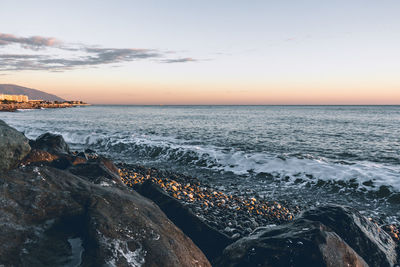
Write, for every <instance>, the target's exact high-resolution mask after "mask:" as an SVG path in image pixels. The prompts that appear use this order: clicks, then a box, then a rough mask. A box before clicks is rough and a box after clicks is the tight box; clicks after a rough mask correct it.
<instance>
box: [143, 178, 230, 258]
mask: <svg viewBox="0 0 400 267" xmlns="http://www.w3.org/2000/svg"><path fill="white" fill-rule="evenodd" d="M136 189H137V190H138V192H139V193H140V194H142V195H143V196H145V197H147V198H149V199H151V200H152V201H154V202H155V203H156V204H157V205H158V206H159V207H160V208H161V210H162V211H163V212H164V213H165V214H166V215H167V217H168V218H169V219H170V220H171V221H172V222H173V223H174V224H175V225H176V226H178V227H179V228H180V229H181V230H182V231H183V232H184V233H185V234H186V235H187V236H188V237H190V238H191V239H192V240H193V242H194V243H195V244H196V245H197V246H198V247H199V248H200V249H201V250H202V251H203V253H204V254H205V255H206V256H207V258H208V259H209V260H210V261H211V262H212V261H214V260H215V259H216V258H217V257H218V256H219V255H220V254H221V253H222V251H223V249H224V248H225V247H226V246H228V245H229V244H231V243H232V242H233V239H231V238H229V237H228V236H227V235H225V234H223V233H221V232H219V231H218V230H216V229H214V228H212V227H210V226H209V225H208V224H207V223H206V222H204V221H202V220H201V219H199V218H198V217H197V216H196V215H195V214H194V213H193V212H192V211H191V210H190V209H189V208H188V207H186V206H185V205H183V204H182V203H181V202H179V201H178V200H177V199H175V198H173V197H171V196H169V195H168V194H166V193H165V192H164V191H163V190H162V189H161V188H160V187H159V186H157V185H155V184H154V183H152V182H151V181H150V180H147V181H145V182H144V183H143V184H142V185H141V186H137V187H136Z"/></svg>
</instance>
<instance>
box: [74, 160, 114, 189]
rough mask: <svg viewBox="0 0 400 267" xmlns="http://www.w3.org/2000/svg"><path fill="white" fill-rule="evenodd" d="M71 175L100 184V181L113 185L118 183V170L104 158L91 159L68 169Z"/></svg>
mask: <svg viewBox="0 0 400 267" xmlns="http://www.w3.org/2000/svg"><path fill="white" fill-rule="evenodd" d="M68 171H70V172H71V173H73V174H75V175H78V176H81V177H86V178H89V179H90V180H91V181H92V182H95V183H100V182H101V181H102V179H105V180H112V181H114V182H115V183H120V184H122V182H121V179H120V178H119V174H118V168H117V167H116V166H115V165H114V163H113V162H112V161H111V160H109V159H107V158H104V157H99V158H96V159H91V160H89V161H87V162H85V163H82V164H77V165H75V166H72V167H71V168H69V169H68Z"/></svg>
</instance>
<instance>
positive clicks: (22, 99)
mask: <svg viewBox="0 0 400 267" xmlns="http://www.w3.org/2000/svg"><path fill="white" fill-rule="evenodd" d="M0 100H8V101H15V102H28V101H29V99H28V96H26V95H5V94H0Z"/></svg>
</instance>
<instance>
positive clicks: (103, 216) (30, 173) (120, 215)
mask: <svg viewBox="0 0 400 267" xmlns="http://www.w3.org/2000/svg"><path fill="white" fill-rule="evenodd" d="M91 180H92V179H86V178H85V177H83V176H81V177H78V176H76V175H73V174H71V173H69V172H68V171H66V170H59V169H56V168H53V167H50V166H46V165H44V166H33V165H32V166H26V167H24V168H19V169H15V170H11V171H9V172H7V173H6V174H5V175H2V179H0V225H1V231H0V266H2V265H4V266H107V265H108V266H142V265H143V266H210V264H209V262H208V260H207V258H206V257H205V256H204V254H203V253H202V252H201V251H200V249H199V248H198V247H197V246H196V245H195V244H194V243H193V242H192V241H191V240H190V238H188V237H187V236H186V235H185V234H184V233H182V231H181V230H180V229H178V228H177V227H176V226H175V225H174V224H173V223H172V222H171V221H170V220H169V219H168V218H167V217H166V216H165V214H164V213H163V212H162V211H161V210H160V209H159V208H158V207H157V205H155V204H154V203H153V202H152V201H150V200H148V199H146V198H144V197H143V196H141V195H139V194H138V193H136V192H134V191H132V190H130V189H128V188H126V187H125V186H123V185H120V184H118V183H112V182H111V183H104V184H103V183H102V184H94V183H92V182H91Z"/></svg>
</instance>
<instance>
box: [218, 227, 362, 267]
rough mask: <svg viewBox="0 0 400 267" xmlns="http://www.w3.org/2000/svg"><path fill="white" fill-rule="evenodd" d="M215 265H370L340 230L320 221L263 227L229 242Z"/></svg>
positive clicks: (225, 266)
mask: <svg viewBox="0 0 400 267" xmlns="http://www.w3.org/2000/svg"><path fill="white" fill-rule="evenodd" d="M215 266H221V267H222V266H223V267H229V266H243V267H245V266H293V267H296V266H299V267H300V266H308V267H312V266H328V267H341V266H343V267H344V266H368V265H367V264H366V263H365V261H364V260H363V259H362V258H361V257H360V256H359V255H358V254H357V253H356V252H355V251H354V250H353V249H352V248H351V247H349V246H348V245H347V244H346V242H344V241H343V240H342V239H341V238H340V237H339V236H338V235H337V234H336V233H334V232H333V231H332V230H330V229H329V228H328V227H326V226H325V225H323V224H321V223H320V222H313V221H308V220H305V219H298V220H296V221H294V222H291V223H288V224H284V225H279V226H274V227H268V228H259V229H257V230H256V231H255V232H253V233H252V234H251V235H250V236H248V237H244V238H242V239H239V240H238V241H236V242H235V243H233V244H231V245H229V246H228V247H227V248H226V249H225V250H224V251H223V254H222V256H221V257H220V258H219V259H218V260H217V261H216V264H215Z"/></svg>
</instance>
